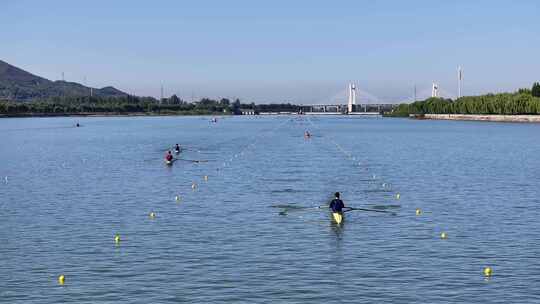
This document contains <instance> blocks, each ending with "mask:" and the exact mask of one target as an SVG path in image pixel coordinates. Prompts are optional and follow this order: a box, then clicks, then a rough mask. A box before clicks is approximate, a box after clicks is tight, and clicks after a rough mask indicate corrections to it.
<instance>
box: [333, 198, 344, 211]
mask: <svg viewBox="0 0 540 304" xmlns="http://www.w3.org/2000/svg"><path fill="white" fill-rule="evenodd" d="M343 208H345V204H343V201H342V200H340V199H339V198H335V199H333V200H332V202H330V209H332V212H343Z"/></svg>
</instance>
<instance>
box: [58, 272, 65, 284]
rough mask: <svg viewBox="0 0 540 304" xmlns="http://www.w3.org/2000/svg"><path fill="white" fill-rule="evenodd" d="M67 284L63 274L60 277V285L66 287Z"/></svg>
mask: <svg viewBox="0 0 540 304" xmlns="http://www.w3.org/2000/svg"><path fill="white" fill-rule="evenodd" d="M65 282H66V276H64V275H63V274H61V275H59V276H58V284H60V285H64V283H65Z"/></svg>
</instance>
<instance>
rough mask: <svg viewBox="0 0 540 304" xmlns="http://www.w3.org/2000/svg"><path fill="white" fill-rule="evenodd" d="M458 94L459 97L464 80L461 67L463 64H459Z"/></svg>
mask: <svg viewBox="0 0 540 304" xmlns="http://www.w3.org/2000/svg"><path fill="white" fill-rule="evenodd" d="M457 72H458V94H457V98H460V97H461V85H462V82H463V69H461V66H458V71H457Z"/></svg>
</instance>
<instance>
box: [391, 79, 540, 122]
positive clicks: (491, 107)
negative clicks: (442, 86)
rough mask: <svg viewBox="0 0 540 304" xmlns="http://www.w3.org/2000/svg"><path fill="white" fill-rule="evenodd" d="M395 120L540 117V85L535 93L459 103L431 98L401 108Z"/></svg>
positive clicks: (524, 91)
mask: <svg viewBox="0 0 540 304" xmlns="http://www.w3.org/2000/svg"><path fill="white" fill-rule="evenodd" d="M386 114H387V116H393V117H409V116H415V117H420V118H421V117H422V116H423V115H426V114H460V115H539V114H540V84H539V83H538V82H536V83H534V85H533V86H532V89H519V90H518V91H517V92H515V93H500V94H486V95H480V96H465V97H461V98H458V99H457V100H451V99H444V98H428V99H426V100H423V101H417V102H413V103H410V104H400V105H398V106H397V107H396V108H394V109H393V111H392V112H390V113H386Z"/></svg>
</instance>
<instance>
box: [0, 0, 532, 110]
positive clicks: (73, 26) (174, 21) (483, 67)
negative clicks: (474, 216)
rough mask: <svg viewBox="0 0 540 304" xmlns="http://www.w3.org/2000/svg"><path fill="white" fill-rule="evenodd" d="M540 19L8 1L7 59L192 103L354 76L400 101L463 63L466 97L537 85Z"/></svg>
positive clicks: (276, 6) (295, 6)
mask: <svg viewBox="0 0 540 304" xmlns="http://www.w3.org/2000/svg"><path fill="white" fill-rule="evenodd" d="M539 13H540V3H539V2H538V1H534V0H522V1H512V2H510V1H497V0H495V1H485V0H480V1H462V0H458V1H420V0H413V1H370V2H367V1H338V2H333V3H330V2H324V3H323V2H321V3H315V2H314V1H294V2H293V1H282V0H276V1H271V2H265V3H262V2H259V1H245V0H242V1H237V0H232V1H208V0H202V1H172V0H170V1H159V3H156V2H154V3H150V1H104V0H95V1H84V2H82V1H67V0H57V1H37V0H34V1H32V0H20V1H19V0H17V1H16V0H3V1H2V3H1V4H0V41H2V47H0V59H2V60H4V61H7V62H8V63H10V64H13V65H15V66H18V67H20V68H23V69H25V70H27V71H29V72H31V73H33V74H37V75H39V76H43V77H46V78H49V79H51V80H57V79H61V75H62V72H64V73H65V78H66V80H68V81H75V82H80V83H85V84H87V85H89V86H93V87H103V86H108V85H112V86H114V87H117V88H118V89H121V90H123V91H126V92H129V93H132V94H136V95H150V96H156V97H157V96H159V95H160V86H161V84H162V83H163V86H164V88H165V95H166V96H169V95H171V94H177V95H178V96H180V97H182V98H185V99H188V100H190V99H191V97H192V96H194V97H230V98H235V97H238V98H241V99H242V100H243V101H244V102H256V103H263V102H264V103H268V102H284V101H287V102H292V103H324V102H329V101H331V99H335V98H341V97H340V95H341V94H342V92H344V90H345V88H346V85H347V83H348V82H350V81H354V82H355V83H356V84H357V86H358V88H359V89H360V90H361V91H364V92H369V93H370V94H372V95H374V96H377V97H378V99H379V100H380V101H389V102H399V101H404V100H407V99H410V97H411V96H412V91H413V86H414V85H415V84H416V85H417V87H418V92H419V95H420V97H423V96H422V92H425V91H426V90H428V91H429V90H430V88H431V83H432V81H436V82H438V83H439V84H440V87H441V88H442V90H443V91H444V92H447V93H449V94H455V93H456V90H457V84H456V69H457V66H458V65H461V66H462V67H463V69H464V73H465V79H464V85H463V94H464V95H475V94H481V93H487V92H501V91H514V90H517V89H518V88H520V87H530V86H531V84H532V83H533V82H534V81H538V80H540V74H539V73H538V71H540V60H539V57H538V54H540V19H539V18H538V16H539V15H540V14H539ZM85 79H86V81H85ZM343 97H344V95H343ZM360 97H361V98H362V95H361V96H360ZM360 101H362V100H360Z"/></svg>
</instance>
